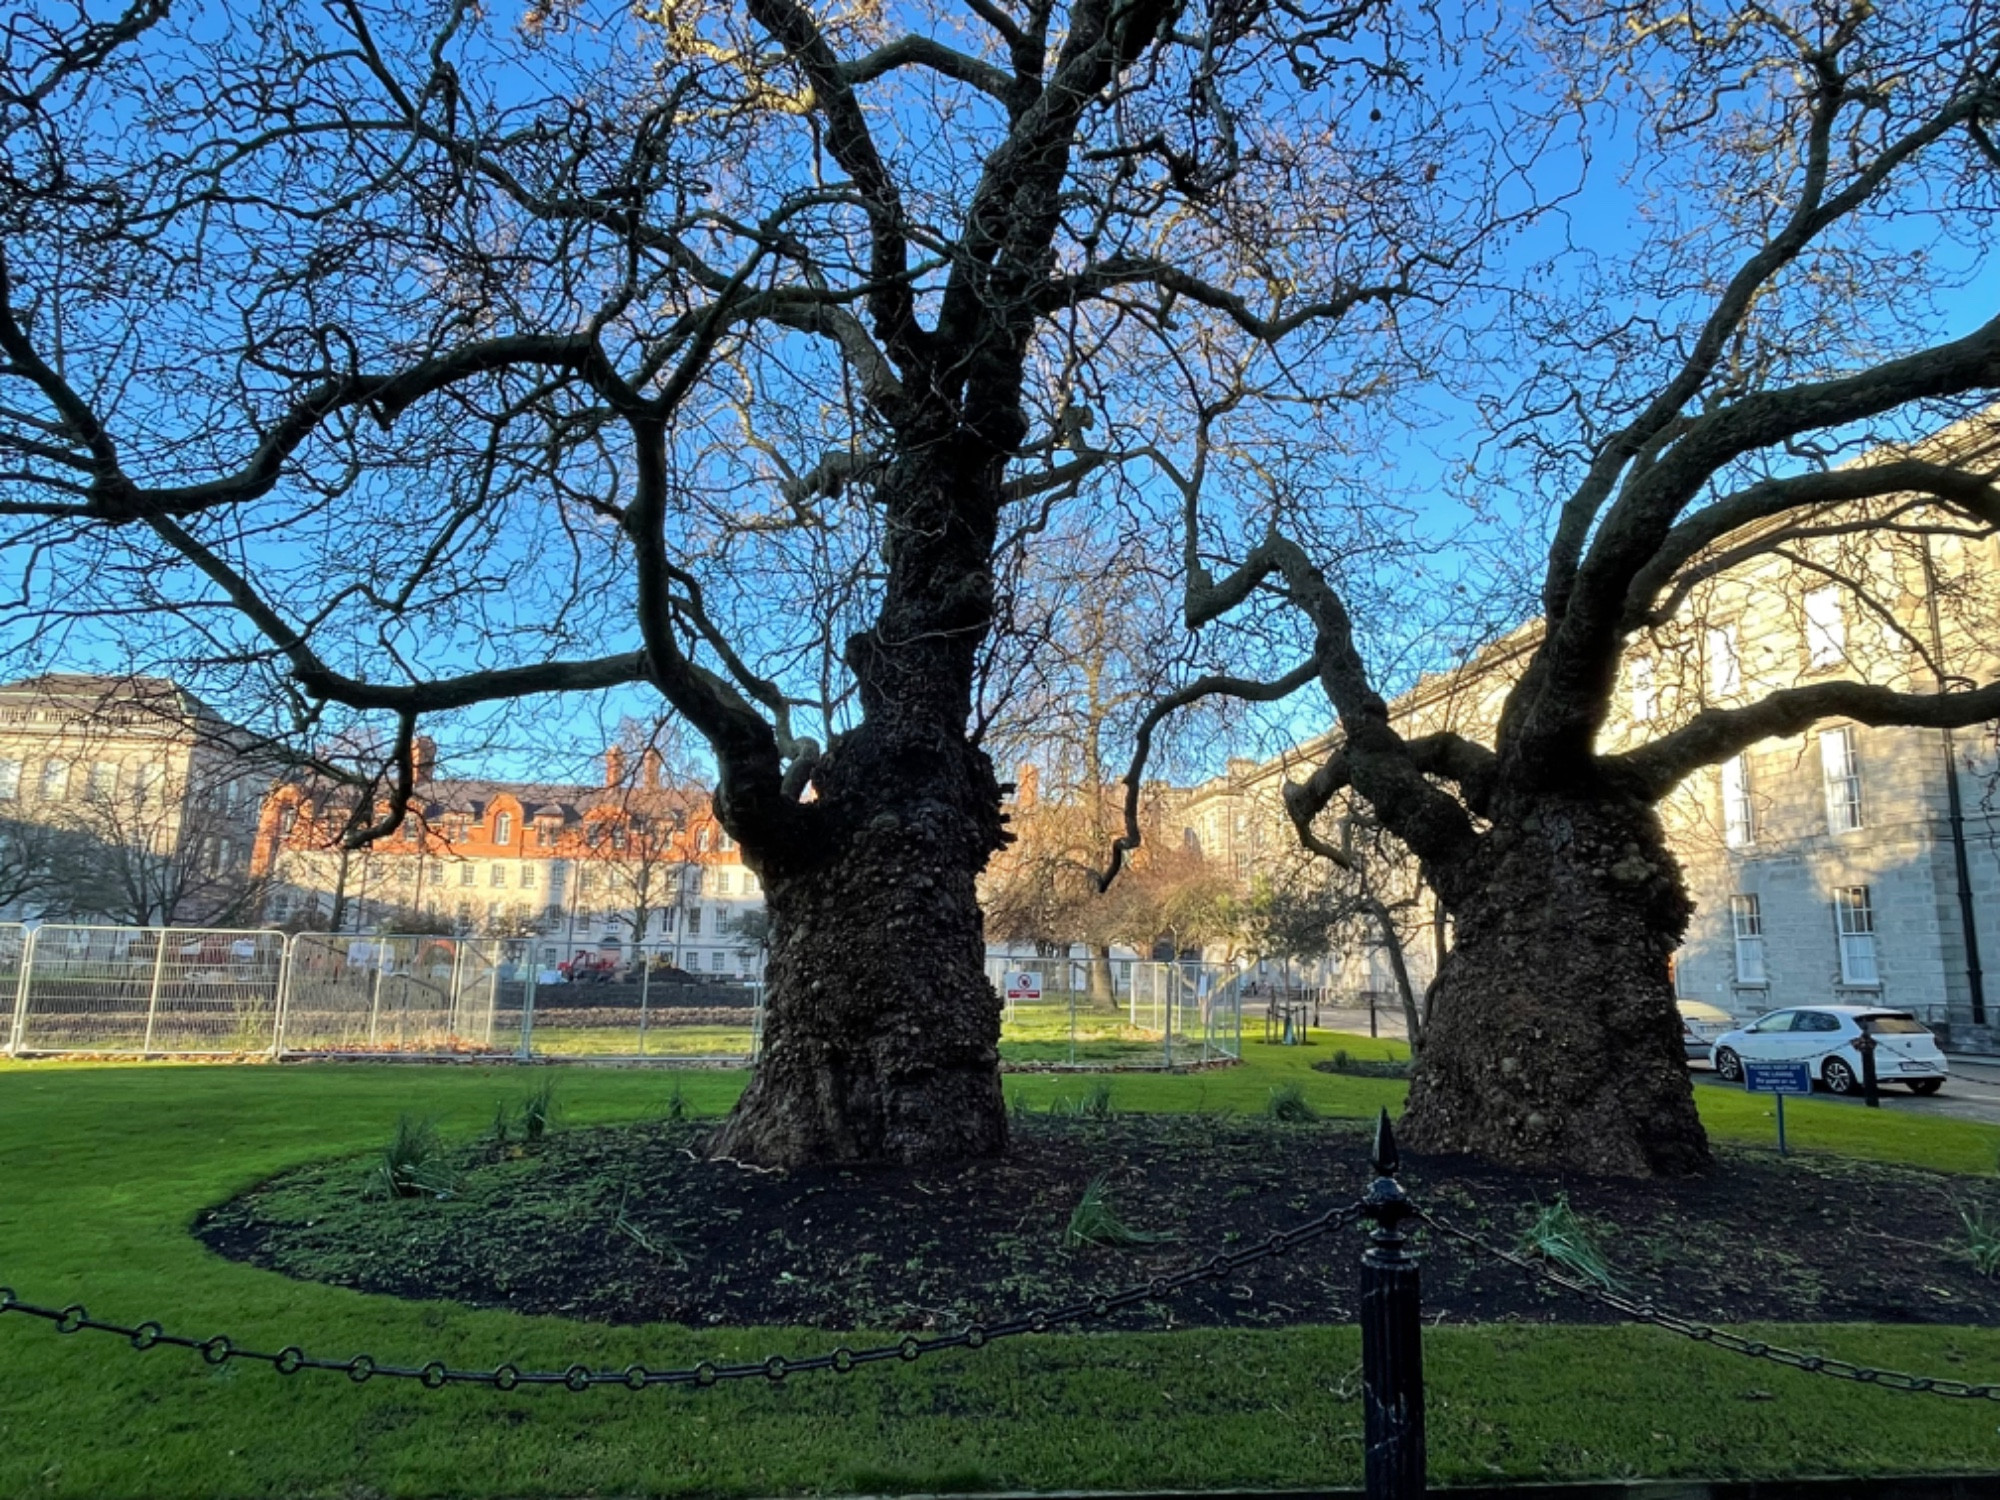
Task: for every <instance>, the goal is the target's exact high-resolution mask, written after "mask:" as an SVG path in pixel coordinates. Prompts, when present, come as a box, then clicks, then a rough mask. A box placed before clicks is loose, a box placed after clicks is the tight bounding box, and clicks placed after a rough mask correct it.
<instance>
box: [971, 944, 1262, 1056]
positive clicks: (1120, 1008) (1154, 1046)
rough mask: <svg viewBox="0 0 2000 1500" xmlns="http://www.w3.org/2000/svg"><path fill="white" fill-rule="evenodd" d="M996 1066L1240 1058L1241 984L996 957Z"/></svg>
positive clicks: (1213, 967)
mask: <svg viewBox="0 0 2000 1500" xmlns="http://www.w3.org/2000/svg"><path fill="white" fill-rule="evenodd" d="M986 977H987V978H988V979H989V980H990V981H992V984H993V987H994V988H995V989H996V990H998V991H999V992H1000V995H1001V999H1002V1009H1001V1020H1000V1049H1001V1057H1002V1059H1003V1060H1004V1061H1007V1062H1012V1063H1040V1064H1044V1065H1050V1066H1076V1067H1092V1068H1103V1067H1124V1068H1180V1067H1188V1066H1192V1065H1195V1064H1199V1063H1204V1062H1218V1061H1221V1060H1223V1059H1226V1058H1239V1057H1241V1056H1242V1055H1243V994H1242V987H1243V980H1244V978H1245V976H1244V975H1243V974H1242V973H1241V972H1240V971H1238V970H1237V968H1236V967H1235V966H1234V965H1232V964H1210V963H1196V962H1192V961H1183V962H1179V963H1168V962H1163V961H1156V960H1151V959H1119V958H1089V957H1085V958H1074V957H1068V956H1060V955H1059V956H1056V957H1050V958H1029V957H1021V956H1019V955H1014V956H1003V955H994V956H991V957H989V958H988V959H987V961H986Z"/></svg>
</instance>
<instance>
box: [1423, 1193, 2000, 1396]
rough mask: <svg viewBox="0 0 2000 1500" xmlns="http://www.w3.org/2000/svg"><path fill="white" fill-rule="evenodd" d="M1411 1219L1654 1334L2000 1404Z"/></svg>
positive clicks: (1858, 1380)
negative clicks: (1654, 1299) (1696, 1315)
mask: <svg viewBox="0 0 2000 1500" xmlns="http://www.w3.org/2000/svg"><path fill="white" fill-rule="evenodd" d="M1414 1217H1415V1218H1416V1220H1417V1222H1418V1223H1420V1224H1422V1225H1424V1226H1425V1227H1427V1228H1429V1229H1431V1230H1432V1231H1434V1232H1435V1233H1437V1234H1438V1235H1440V1236H1442V1237H1443V1238H1445V1239H1450V1240H1457V1241H1458V1242H1459V1243H1460V1244H1463V1245H1467V1246H1470V1247H1471V1248H1472V1249H1474V1250H1477V1251H1479V1252H1480V1253H1481V1254H1484V1255H1490V1256H1492V1257H1493V1258H1494V1259H1495V1260H1499V1261H1504V1262H1506V1263H1507V1264H1508V1265H1510V1266H1513V1267H1514V1268H1515V1269H1516V1270H1519V1271H1524V1272H1526V1273H1527V1274H1528V1275H1530V1276H1533V1277H1537V1278H1539V1279H1540V1280H1542V1281H1546V1282H1548V1283H1550V1284H1551V1285H1552V1286H1558V1287H1561V1288H1562V1289H1563V1290H1564V1291H1567V1292H1574V1293H1575V1294H1576V1295H1577V1296H1579V1297H1582V1298H1583V1299H1584V1300H1585V1301H1588V1302H1595V1303H1597V1304H1598V1305H1599V1306H1601V1307H1608V1308H1610V1309H1611V1310H1612V1311H1613V1312H1615V1313H1618V1314H1620V1315H1621V1316H1623V1317H1626V1318H1629V1319H1630V1320H1632V1321H1633V1322H1635V1323H1647V1324H1650V1325H1652V1326H1653V1327H1655V1328H1664V1329H1666V1330H1667V1331H1668V1332H1669V1333H1677V1334H1679V1335H1681V1337H1683V1338H1687V1339H1692V1340H1694V1342H1696V1343H1697V1344H1712V1345H1714V1346H1715V1347H1716V1348H1718V1349H1727V1350H1730V1351H1731V1352H1733V1353H1736V1354H1744V1355H1748V1356H1749V1357H1750V1358H1752V1359H1763V1360H1769V1361H1770V1362H1771V1363H1772V1364H1778V1365H1786V1366H1788V1367H1790V1368H1791V1369H1794V1370H1804V1371H1806V1372H1807V1373H1808V1374H1812V1375H1831V1376H1833V1377H1834V1378H1835V1379H1837V1380H1851V1381H1853V1382H1854V1383H1855V1384H1857V1385H1873V1386H1880V1387H1881V1388H1882V1389H1884V1390H1891V1391H1913V1392H1919V1393H1922V1394H1924V1395H1928V1396H1953V1397H1957V1398H1959V1399H1962V1400H1969V1401H2000V1385H1976V1384H1974V1383H1973V1382H1971V1381H1967V1380H1952V1379H1947V1378H1945V1377H1943V1376H1935V1375H1910V1374H1906V1373H1905V1372H1903V1371H1901V1370H1880V1369H1876V1368H1875V1367H1873V1366H1871V1365H1857V1364H1855V1363H1853V1362H1852V1361H1851V1360H1845V1359H1835V1358H1833V1357H1832V1356H1831V1355H1826V1354H1810V1353H1807V1352H1806V1351H1804V1350H1802V1349H1787V1348H1785V1347H1784V1346H1783V1345H1782V1344H1772V1343H1767V1342H1765V1341H1764V1340H1762V1339H1752V1338H1745V1337H1744V1336H1743V1335H1742V1334H1740V1333H1731V1332H1730V1331H1729V1330H1728V1329H1726V1328H1717V1327H1715V1326H1714V1325H1713V1324H1711V1323H1697V1322H1695V1321H1694V1320H1693V1319H1691V1318H1683V1317H1679V1316H1676V1315H1675V1314H1673V1313H1665V1312H1661V1311H1660V1310H1659V1309H1658V1308H1656V1307H1654V1306H1653V1304H1652V1303H1650V1302H1635V1301H1633V1300H1632V1299H1631V1298H1630V1297H1621V1296H1619V1295H1618V1294H1617V1293H1616V1292H1612V1291H1608V1290H1606V1289H1605V1288H1603V1287H1600V1286H1595V1285H1593V1284H1591V1283H1590V1282H1588V1281H1583V1280H1580V1279H1579V1278H1577V1277H1575V1276H1567V1275H1564V1274H1563V1273H1562V1272H1561V1271H1558V1270H1556V1269H1555V1268H1554V1267H1552V1266H1549V1265H1546V1264H1544V1263H1542V1262H1541V1261H1536V1260H1530V1259H1529V1258H1528V1257H1526V1256H1524V1255H1521V1254H1518V1253H1517V1252H1515V1251H1512V1250H1505V1249H1502V1248H1501V1247H1500V1246H1498V1245H1496V1244H1494V1243H1493V1242H1492V1241H1490V1240H1487V1239H1484V1238H1482V1237H1481V1236H1479V1235H1477V1234H1474V1233H1473V1232H1472V1231H1471V1230H1469V1229H1460V1228H1459V1227H1458V1226H1457V1225H1456V1224H1451V1223H1447V1222H1446V1221H1445V1220H1443V1219H1440V1218H1439V1217H1438V1216H1437V1215H1436V1214H1434V1213H1432V1212H1431V1211H1430V1210H1429V1209H1425V1208H1419V1209H1418V1210H1417V1211H1416V1214H1415V1216H1414Z"/></svg>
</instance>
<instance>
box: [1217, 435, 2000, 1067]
mask: <svg viewBox="0 0 2000 1500" xmlns="http://www.w3.org/2000/svg"><path fill="white" fill-rule="evenodd" d="M1917 451H1918V452H1920V453H1921V454H1922V455H1923V456H1926V457H1949V458H1951V459H1953V460H1954V461H1956V462H1960V463H1963V464H1966V465H1968V466H1976V467H1985V468H1991V467H1992V466H1993V464H1994V461H1995V460H1996V459H2000V433H1996V426H1995V422H1994V418H1993V415H1992V414H1990V413H1989V414H1988V415H1987V417H1985V418H1983V419H1980V420H1977V421H1974V422H1970V423H1965V424H1961V425H1960V426H1959V427H1956V428H1953V429H1950V430H1948V431H1946V432H1944V433H1941V434H1939V435H1938V436H1937V437H1936V438H1934V439H1932V440H1930V441H1929V442H1928V443H1926V444H1924V445H1921V446H1920V447H1919V449H1918V450H1917ZM1873 457H1874V456H1872V455H1871V458H1870V459H1868V460H1863V461H1864V462H1867V461H1872V460H1873ZM1877 510H1878V512H1879V514H1875V515H1872V516H1862V515H1858V514H1856V511H1855V509H1853V508H1849V509H1847V510H1845V511H1842V512H1840V513H1829V514H1823V515H1820V516H1818V517H1815V518H1814V524H1813V525H1811V526H1810V527H1808V528H1805V529H1802V530H1796V531H1795V532H1793V533H1788V534H1786V535H1782V536H1780V535H1775V534H1772V533H1766V534H1764V535H1762V536H1756V537H1752V538H1749V539H1748V545H1741V546H1732V549H1731V552H1730V553H1729V554H1727V555H1718V556H1716V557H1714V558H1712V559H1709V560H1707V563H1708V566H1707V567H1706V568H1705V569H1704V568H1697V569H1696V570H1694V571H1695V572H1696V574H1697V578H1696V581H1695V582H1694V583H1693V584H1692V586H1691V587H1690V588H1689V590H1688V593H1687V595H1686V597H1685V599H1684V600H1682V601H1680V606H1681V607H1680V608H1679V610H1678V611H1677V613H1676V614H1675V615H1674V617H1673V618H1672V619H1670V620H1665V621H1662V622H1661V623H1659V624H1657V625H1656V626H1654V627H1653V628H1652V629H1650V630H1647V631H1644V632H1642V633H1641V634H1640V635H1639V636H1638V637H1636V638H1635V639H1634V641H1633V642H1632V643H1631V645H1630V646H1629V647H1628V650H1627V654H1626V658H1625V663H1624V667H1623V670H1622V674H1621V679H1620V682H1619V686H1618V691H1617V697H1616V699H1615V701H1614V705H1613V715H1612V718H1611V721H1610V722H1609V723H1608V724H1607V726H1606V728H1605V730H1604V735H1603V744H1604V746H1605V748H1606V749H1608V750H1615V749H1618V748H1622V747H1624V746H1626V745H1629V744H1635V743H1639V742H1642V741H1644V740H1647V739H1650V738H1652V737H1653V736H1655V735H1656V734H1659V733H1663V732H1665V731H1667V730H1670V729H1672V728H1673V727H1675V726H1676V725H1677V724H1678V723H1680V722H1683V721H1684V720H1685V719H1686V718H1688V717H1690V716H1691V715H1692V714H1693V713H1694V712H1696V711H1698V710H1700V709H1702V708H1704V707H1707V706H1710V705H1720V706H1732V705H1739V704H1746V703H1750V702H1753V701H1756V700H1757V699H1758V698H1760V697H1762V696H1763V695H1764V694H1765V693H1767V692H1769V691H1771V690H1772V689H1775V688H1782V687H1788V686H1793V685H1796V684H1804V683H1810V682H1813V681H1818V680H1825V679H1829V678H1846V679H1859V680H1862V681H1866V682H1870V683H1874V684H1878V685H1881V686H1884V687H1888V688H1892V689H1896V690H1899V691H1904V692H1912V693H1930V692H1935V691H1938V690H1939V689H1940V688H1944V689H1946V690H1949V689H1950V688H1952V687H1958V686H1970V685H1973V684H1979V683H1986V682H1991V681H1993V680H1995V678H1996V677H2000V537H1996V536H1994V535H1992V534H1990V533H1981V532H1978V531H1977V530H1975V529H1972V528H1967V527H1965V526H1963V524H1962V523H1949V524H1944V523H1940V521H1939V518H1938V517H1936V516H1935V515H1932V514H1930V513H1928V512H1926V511H1924V509H1923V508H1922V507H1921V506H1920V505H1918V504H1917V503H1916V502H1914V501H1908V500H1906V501H1902V502H1899V503H1894V504H1887V503H1883V504H1878V506H1877ZM1860 520H1873V521H1877V522H1885V521H1886V522H1889V523H1891V524H1889V525H1887V526H1883V525H1871V526H1867V527H1865V528H1857V527H1855V526H1853V525H1852V523H1854V522H1856V521H1860ZM1740 540H1742V539H1739V541H1740ZM1535 639H1536V627H1533V626H1530V627H1525V628H1523V629H1522V630H1519V631H1516V632H1515V633H1514V634H1512V635H1510V636H1509V637H1507V638H1506V639H1503V640H1502V641H1500V642H1498V643H1496V644H1495V645H1494V646H1492V647H1491V648H1489V649H1488V650H1487V651H1485V652H1484V653H1482V654H1481V655H1480V656H1479V657H1478V658H1476V659H1475V660H1474V661H1472V662H1470V663H1468V664H1467V665H1466V666H1465V667H1464V668H1462V669H1461V670H1459V671H1456V672H1451V673H1445V674H1440V675H1438V676H1435V677H1430V678H1426V679H1424V680H1423V681H1421V682H1420V683H1419V684H1418V685H1417V686H1416V687H1415V688H1414V689H1413V690H1412V691H1411V692H1409V693H1407V694H1405V695H1403V696H1402V697H1401V698H1400V699H1398V700H1397V701H1396V702H1395V703H1394V704H1393V705H1392V712H1393V714H1394V717H1395V721H1396V723H1397V727H1398V728H1399V729H1401V730H1402V731H1403V732H1404V733H1406V734H1421V733H1424V732H1427V731H1429V730H1433V729H1445V728H1448V729H1453V730H1457V731H1458V732H1460V733H1463V734H1466V735H1468V736H1469V737H1471V738H1474V739H1478V740H1481V741H1490V736H1491V732H1492V727H1493V725H1494V724H1495V723H1496V722H1497V718H1498V714H1499V710H1500V706H1501V703H1502V701H1503V700H1504V698H1505V695H1506V692H1507V690H1508V688H1509V687H1511V685H1512V683H1513V681H1514V680H1515V678H1516V676H1517V675H1518V673H1519V671H1520V670H1521V668H1522V667H1523V666H1524V665H1525V662H1526V660H1527V656H1528V653H1529V651H1530V650H1531V648H1532V646H1533V643H1534V641H1535ZM1328 743H1329V742H1328V741H1327V740H1325V739H1321V740H1317V741H1312V742H1308V743H1305V744H1302V745H1299V746H1297V747H1296V748H1295V749H1293V750H1290V751H1288V752H1286V753H1285V754H1283V755H1280V756H1277V757H1275V758H1273V759H1270V760H1266V761H1262V762H1257V763H1254V764H1251V763H1245V762H1238V761H1232V762H1231V763H1230V767H1229V770H1228V772H1227V773H1226V774H1225V775H1223V776H1220V777H1217V778H1215V779H1214V780H1212V781H1210V782H1207V783H1204V784H1202V785H1200V786H1197V787H1196V788H1194V789H1193V790H1192V792H1191V793H1190V795H1189V797H1188V799H1187V801H1186V803H1185V804H1184V807H1183V815H1184V821H1185V822H1186V824H1187V826H1188V828H1189V830H1190V835H1189V836H1190V837H1191V838H1194V839H1196V840H1198V841H1199V843H1200V845H1201V847H1202V848H1203V850H1204V852H1207V853H1209V854H1210V855H1211V857H1214V858H1219V859H1221V860H1223V861H1225V862H1226V863H1228V864H1229V865H1230V866H1231V867H1232V868H1234V869H1236V870H1237V871H1238V873H1239V875H1241V874H1244V873H1246V872H1248V871H1252V870H1262V871H1265V872H1267V873H1273V874H1275V873H1276V871H1277V870H1278V869H1279V867H1280V866H1281V865H1282V863H1283V862H1284V861H1286V860H1292V861H1296V859H1297V857H1298V856H1297V841H1296V838H1295V837H1294V836H1293V834H1292V831H1291V829H1290V827H1289V825H1288V824H1287V823H1286V821H1285V819H1284V816H1283V811H1282V804H1281V802H1280V800H1279V799H1280V793H1281V791H1282V788H1283V785H1284V783H1285V782H1286V781H1287V780H1303V779H1304V778H1305V777H1306V776H1307V775H1309V774H1310V772H1311V771H1312V769H1313V768H1314V767H1315V766H1316V765H1317V764H1318V763H1319V761H1320V760H1322V759H1323V758H1324V755H1325V752H1326V749H1327V746H1328ZM1660 812H1661V817H1662V820H1663V822H1664V823H1665V825H1666V828H1667V831H1668V835H1669V840H1670V843H1671V845H1672V847H1673V849H1674V851H1675V853H1676V854H1677V856H1678V857H1679V858H1680V860H1681V863H1682V867H1683V871H1684V874H1685V877H1686V879H1687V882H1688V886H1689V889H1690V891H1691V893H1692V894H1693V896H1694V898H1695V900H1696V903H1697V908H1696V912H1695V915H1694V918H1693V922H1692V924H1691V926H1690V928H1689V932H1688V935H1687V939H1686V942H1685V944H1684V946H1683V947H1682V949H1681V950H1680V953H1679V954H1678V956H1677V961H1676V965H1675V983H1676V986H1677V988H1678V990H1679V992H1680V994H1682V995H1683V996H1684V997H1687V998H1692V999H1700V1000H1703V1001H1706V1002H1709V1003H1712V1004H1715V1005H1718V1006H1720V1007H1721V1008H1723V1009H1724V1010H1727V1011H1730V1012H1731V1013H1733V1014H1735V1015H1737V1016H1754V1015H1757V1014H1761V1013H1762V1012H1764V1011H1766V1010H1770V1009H1773V1008H1777V1007H1781V1006H1787V1005H1796V1004H1807V1003H1813V1002H1818V1003H1822V1004H1824V1003H1829V1002H1836V1003H1867V1004H1883V1005H1892V1006H1896V1007H1899V1008H1905V1009H1909V1010H1912V1011H1915V1012H1917V1013H1918V1014H1919V1015H1921V1016H1922V1017H1924V1018H1925V1019H1926V1020H1927V1021H1928V1022H1929V1023H1930V1024H1932V1025H1933V1026H1935V1027H1937V1028H1938V1029H1939V1030H1940V1031H1942V1032H1945V1033H1946V1034H1947V1038H1948V1040H1949V1042H1950V1043H1951V1045H1953V1046H1956V1047H1961V1048H1966V1049H1973V1050H1980V1051H2000V984H1996V982H1995V980H1994V978H1993V977H1992V966H1993V965H1995V964H1996V963H2000V725H1996V724H1986V725H1982V726H1978V727H1976V728H1973V729H1961V730H1957V731H1952V732H1949V733H1948V732H1945V731H1941V730H1936V729H1915V728H1906V727H1882V728H1875V727H1870V726H1867V725H1864V724H1859V723H1853V722H1847V721H1841V720H1834V721H1829V722H1825V723H1821V724H1819V725H1816V726H1815V727H1813V728H1812V729H1811V730H1809V731H1807V732H1806V733H1805V734H1803V735H1794V736H1791V737H1788V738H1785V739H1775V740H1767V741H1765V742H1763V743H1761V744H1759V745H1757V746H1755V747H1754V748H1753V749H1752V750H1750V751H1749V752H1747V753H1746V754H1744V755H1742V756H1740V757H1737V758H1736V759H1735V760H1734V761H1732V762H1730V763H1728V764H1726V765H1723V766H1717V767H1709V768H1706V769H1704V770H1702V771H1700V772H1697V773H1696V774H1695V775H1693V776H1692V777H1690V778H1689V779H1688V780H1687V781H1685V782H1683V783H1682V785H1681V786H1680V787H1678V788H1677V789H1676V790H1675V791H1674V792H1673V793H1672V794H1671V795H1670V796H1669V798H1668V799H1667V800H1666V801H1665V802H1664V803H1663V804H1662V806H1661V809H1660ZM1409 958H1410V962H1411V967H1412V969H1413V970H1414V971H1416V974H1417V976H1418V979H1419V982H1421V981H1422V979H1423V978H1425V977H1427V975H1428V971H1429V954H1428V953H1427V952H1426V951H1424V945H1422V944H1417V945H1414V946H1413V947H1412V948H1411V949H1410V951H1409ZM1382 968H1383V965H1382V964H1381V962H1380V958H1379V955H1376V954H1371V953H1368V952H1365V951H1364V952H1360V953H1355V954H1348V955H1344V956H1343V960H1342V962H1341V964H1340V969H1341V972H1340V978H1339V982H1341V983H1344V984H1346V985H1348V986H1350V987H1363V986H1368V985H1371V984H1375V983H1376V982H1377V981H1378V980H1379V975H1380V972H1381V970H1382Z"/></svg>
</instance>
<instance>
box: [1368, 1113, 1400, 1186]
mask: <svg viewBox="0 0 2000 1500" xmlns="http://www.w3.org/2000/svg"><path fill="white" fill-rule="evenodd" d="M1370 1161H1371V1163H1372V1165H1373V1166H1374V1168H1375V1175H1376V1176H1377V1177H1394V1176H1395V1175H1396V1167H1397V1165H1398V1163H1397V1160H1396V1132H1395V1131H1393V1130H1391V1129H1390V1128H1389V1111H1388V1110H1386V1109H1384V1110H1383V1111H1382V1112H1381V1113H1380V1114H1379V1115H1377V1116H1376V1117H1375V1150H1374V1152H1373V1154H1372V1155H1371V1157H1370Z"/></svg>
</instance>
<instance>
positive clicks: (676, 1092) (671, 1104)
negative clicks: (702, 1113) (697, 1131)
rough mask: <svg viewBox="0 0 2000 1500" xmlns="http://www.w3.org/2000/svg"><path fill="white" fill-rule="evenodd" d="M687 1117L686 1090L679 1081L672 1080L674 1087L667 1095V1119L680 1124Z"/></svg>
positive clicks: (677, 1079) (676, 1079)
mask: <svg viewBox="0 0 2000 1500" xmlns="http://www.w3.org/2000/svg"><path fill="white" fill-rule="evenodd" d="M687 1117H688V1101H687V1089H686V1087H685V1086H684V1085H683V1084H682V1083H681V1081H680V1079H679V1078H678V1077H676V1078H675V1079H674V1086H673V1088H672V1089H671V1090H670V1091H669V1092H668V1094H667V1118H668V1119H669V1120H671V1121H673V1122H674V1123H675V1124H677V1125H678V1124H680V1123H681V1122H683V1121H685V1120H686V1119H687Z"/></svg>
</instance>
